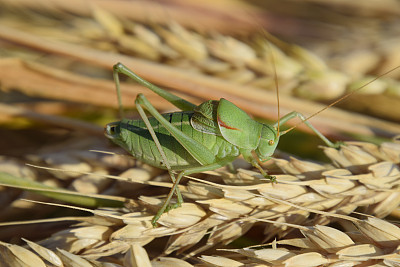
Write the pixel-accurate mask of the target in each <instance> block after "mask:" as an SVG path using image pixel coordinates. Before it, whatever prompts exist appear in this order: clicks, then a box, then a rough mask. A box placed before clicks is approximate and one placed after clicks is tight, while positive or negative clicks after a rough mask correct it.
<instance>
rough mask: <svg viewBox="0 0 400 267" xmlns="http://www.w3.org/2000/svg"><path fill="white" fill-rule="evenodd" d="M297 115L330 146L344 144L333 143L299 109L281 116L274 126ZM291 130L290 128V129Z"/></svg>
mask: <svg viewBox="0 0 400 267" xmlns="http://www.w3.org/2000/svg"><path fill="white" fill-rule="evenodd" d="M295 117H298V118H300V119H301V120H302V121H303V122H304V124H305V125H307V126H308V127H309V128H310V129H311V130H312V131H313V132H314V133H315V134H316V135H318V137H319V138H321V140H322V141H324V142H325V144H327V145H328V146H329V147H333V148H339V147H340V145H341V144H342V143H341V142H336V143H332V142H331V141H330V140H329V139H328V138H326V137H325V136H324V135H323V134H322V133H321V132H320V131H318V130H317V129H316V128H315V127H314V126H312V124H311V123H309V122H308V121H306V117H304V115H303V114H301V113H299V112H297V111H292V112H290V113H289V114H286V115H285V116H283V117H282V118H280V120H279V122H277V123H275V124H274V127H277V126H278V123H279V127H281V126H282V124H284V123H286V122H287V121H288V120H291V119H293V118H295ZM289 130H290V129H289ZM286 133H287V131H284V132H282V133H281V135H284V134H286Z"/></svg>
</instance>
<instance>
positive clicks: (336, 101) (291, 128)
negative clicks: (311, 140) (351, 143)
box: [282, 65, 400, 135]
mask: <svg viewBox="0 0 400 267" xmlns="http://www.w3.org/2000/svg"><path fill="white" fill-rule="evenodd" d="M399 68H400V65H399V66H397V67H395V68H393V69H391V70H388V71H386V72H385V73H383V74H380V75H379V76H377V77H375V78H373V79H372V80H370V81H369V82H367V83H366V84H364V85H362V86H360V87H358V88H357V89H356V90H354V91H351V92H350V93H348V94H346V95H344V96H342V97H341V98H339V99H337V100H335V101H333V102H332V103H330V104H329V105H327V106H326V107H324V108H323V109H321V110H319V111H317V112H315V113H314V114H312V115H310V116H309V117H307V118H306V119H304V120H302V121H301V122H299V123H297V124H295V125H294V126H292V127H290V128H289V129H287V130H285V131H283V132H282V135H284V134H287V133H288V132H290V131H292V130H293V129H295V128H296V127H298V126H299V125H301V124H303V123H304V122H305V121H308V120H309V119H311V118H313V117H315V116H317V115H318V114H320V113H321V112H323V111H324V110H327V109H328V108H330V107H332V106H334V105H336V104H337V103H339V102H341V101H343V100H345V99H347V98H348V97H350V96H352V95H353V94H355V93H356V92H358V91H360V90H361V89H363V88H365V87H367V86H368V85H370V84H371V83H373V82H375V81H376V80H378V79H380V78H382V77H384V76H386V75H388V74H389V73H391V72H393V71H395V70H397V69H399Z"/></svg>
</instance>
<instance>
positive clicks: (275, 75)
mask: <svg viewBox="0 0 400 267" xmlns="http://www.w3.org/2000/svg"><path fill="white" fill-rule="evenodd" d="M263 33H264V34H265V35H266V34H267V33H266V32H265V30H264V29H263ZM267 45H268V49H269V52H270V53H269V54H270V58H271V64H272V68H273V70H274V83H275V92H276V105H277V106H278V122H277V128H276V132H277V137H279V135H280V127H279V125H280V119H281V115H280V106H279V83H278V73H277V71H276V64H275V57H274V51H273V50H272V46H271V43H270V42H267Z"/></svg>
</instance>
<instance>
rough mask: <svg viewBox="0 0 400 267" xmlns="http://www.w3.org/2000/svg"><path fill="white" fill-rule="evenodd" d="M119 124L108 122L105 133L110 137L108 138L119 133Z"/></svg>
mask: <svg viewBox="0 0 400 267" xmlns="http://www.w3.org/2000/svg"><path fill="white" fill-rule="evenodd" d="M117 127H118V125H116V124H111V123H110V124H107V125H106V126H105V127H104V134H105V135H106V136H107V137H108V138H114V137H115V136H116V135H118V129H117Z"/></svg>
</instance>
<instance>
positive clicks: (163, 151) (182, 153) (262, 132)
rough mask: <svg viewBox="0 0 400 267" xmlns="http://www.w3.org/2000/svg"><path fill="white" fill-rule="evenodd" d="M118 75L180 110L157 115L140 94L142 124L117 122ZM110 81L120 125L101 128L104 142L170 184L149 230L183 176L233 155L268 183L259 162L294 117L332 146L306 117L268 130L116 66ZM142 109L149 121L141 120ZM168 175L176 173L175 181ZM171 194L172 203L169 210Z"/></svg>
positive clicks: (227, 105)
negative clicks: (165, 175) (159, 172)
mask: <svg viewBox="0 0 400 267" xmlns="http://www.w3.org/2000/svg"><path fill="white" fill-rule="evenodd" d="M119 74H124V75H126V76H128V77H130V78H132V79H133V80H135V81H136V82H137V83H139V84H141V85H143V86H145V87H147V88H149V89H150V90H152V91H153V92H155V93H156V94H158V95H160V96H161V97H163V98H164V99H165V100H167V101H169V102H170V103H172V104H173V105H174V106H176V107H177V108H179V109H180V110H182V111H181V112H173V113H166V114H160V113H159V112H158V111H157V110H156V109H155V108H154V107H153V105H152V104H151V103H150V102H149V101H148V100H147V98H146V97H145V96H144V95H143V94H138V95H137V97H136V100H135V104H136V108H137V110H138V112H139V114H140V116H141V118H142V119H138V120H130V119H126V118H123V115H122V102H121V94H120V82H119ZM113 76H114V81H115V84H116V89H117V96H118V103H119V108H120V113H121V117H122V120H121V121H117V122H112V123H109V124H107V125H106V126H105V135H106V137H108V138H109V139H110V140H111V141H113V142H114V143H116V144H117V145H119V146H121V147H122V148H124V149H125V150H127V151H128V152H129V153H131V154H132V155H133V156H134V157H135V158H136V159H138V160H141V161H143V162H145V163H147V164H149V165H152V166H154V167H157V168H163V169H167V170H168V172H169V174H170V176H171V179H172V181H173V183H174V185H173V187H172V188H171V190H170V192H169V194H168V196H167V198H166V200H165V202H164V204H163V206H162V207H161V208H160V209H159V210H158V212H157V214H156V215H155V216H154V217H153V219H152V224H153V225H154V226H155V225H156V223H157V220H158V219H159V218H160V216H161V215H162V214H163V213H164V212H165V211H166V210H168V209H170V208H176V207H179V206H181V204H182V203H183V198H182V194H181V192H180V191H179V188H178V184H179V181H180V180H181V178H182V177H183V176H185V175H190V174H194V173H200V172H204V171H209V170H214V169H217V168H220V167H223V166H226V165H227V164H230V163H231V162H232V161H233V160H234V159H236V158H237V157H238V156H239V155H242V156H243V158H244V159H245V160H246V161H248V162H249V163H251V164H252V165H253V166H254V167H256V168H257V169H258V170H259V171H260V173H261V174H262V175H263V176H264V177H266V178H268V179H270V180H271V181H272V182H274V181H275V177H273V176H269V175H268V174H267V173H266V172H265V171H264V170H263V169H262V168H261V166H260V165H259V162H264V161H267V160H268V159H270V158H271V156H272V154H273V153H274V151H275V149H276V146H277V144H278V142H279V138H280V136H281V135H283V134H284V133H286V132H287V131H285V132H280V131H279V128H280V126H281V125H282V124H284V123H285V122H287V121H288V120H290V119H292V118H294V117H299V118H300V119H301V120H302V121H303V122H304V123H305V124H306V125H307V126H308V127H309V128H311V130H313V131H314V132H315V133H316V134H317V135H318V136H319V137H320V138H321V139H322V140H323V141H324V142H325V143H326V144H327V145H328V146H330V147H337V146H338V143H332V142H331V141H329V140H328V139H327V138H326V137H325V136H324V135H322V133H320V132H319V131H318V130H317V129H315V128H314V127H313V126H312V125H311V124H310V123H309V122H308V121H307V119H308V118H307V119H306V118H305V117H304V116H303V115H302V114H300V113H298V112H295V111H294V112H291V113H289V114H287V115H285V116H283V117H282V118H280V119H279V120H278V122H277V123H275V124H274V125H272V126H271V125H267V124H264V123H260V122H257V121H255V120H253V119H252V118H251V117H250V116H249V115H248V114H247V113H245V112H244V111H243V110H241V109H240V108H239V107H237V106H236V105H234V104H233V103H231V102H230V101H228V100H226V99H224V98H221V99H220V100H208V101H205V102H203V103H202V104H200V105H199V106H196V105H194V104H192V103H190V102H188V101H186V100H184V99H182V98H180V97H178V96H176V95H174V94H172V93H169V92H168V91H166V90H164V89H161V88H159V87H157V86H155V85H153V84H151V83H150V82H148V81H146V80H144V79H142V78H141V77H139V76H138V75H137V74H135V73H134V72H133V71H131V70H130V69H129V68H128V67H126V66H125V65H123V64H121V63H117V64H115V65H114V67H113ZM144 109H146V110H147V111H148V112H149V113H150V114H151V115H152V117H147V116H146V114H145V112H144ZM173 171H180V172H179V174H178V175H177V177H176V178H175V175H174V173H173ZM174 193H175V194H176V196H177V202H176V204H175V205H171V206H169V204H170V201H171V198H172V196H173V194H174Z"/></svg>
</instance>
